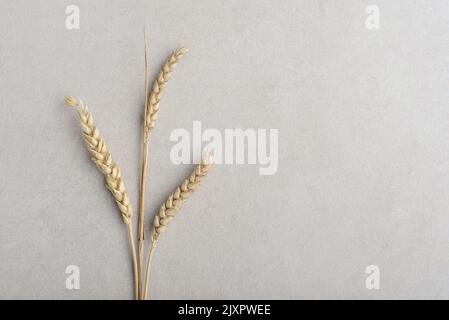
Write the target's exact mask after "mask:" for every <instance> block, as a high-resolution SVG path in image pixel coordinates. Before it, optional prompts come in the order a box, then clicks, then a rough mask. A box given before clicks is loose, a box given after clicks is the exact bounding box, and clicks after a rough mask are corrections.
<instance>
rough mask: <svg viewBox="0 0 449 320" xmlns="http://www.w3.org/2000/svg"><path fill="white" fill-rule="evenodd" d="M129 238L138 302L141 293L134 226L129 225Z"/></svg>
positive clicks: (135, 293) (135, 295)
mask: <svg viewBox="0 0 449 320" xmlns="http://www.w3.org/2000/svg"><path fill="white" fill-rule="evenodd" d="M128 238H129V246H130V249H131V257H132V259H133V274H134V298H135V299H136V300H139V299H140V293H139V278H138V275H139V271H138V268H137V266H138V265H137V255H136V246H135V243H134V232H133V226H132V224H131V223H130V224H128Z"/></svg>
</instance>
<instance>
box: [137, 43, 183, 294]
mask: <svg viewBox="0 0 449 320" xmlns="http://www.w3.org/2000/svg"><path fill="white" fill-rule="evenodd" d="M144 37H145V73H144V76H145V110H144V120H143V131H142V142H141V156H140V164H141V165H140V188H139V211H138V217H137V243H138V246H137V256H138V272H139V294H140V297H139V298H142V296H143V293H144V292H143V290H142V277H143V268H144V265H143V263H144V262H143V256H144V240H145V221H144V220H145V219H144V209H145V192H146V184H147V183H146V179H147V162H148V153H149V140H150V136H151V132H152V130H153V128H154V125H155V123H156V119H157V115H158V113H159V105H160V102H161V97H162V95H163V93H164V90H165V87H166V86H167V83H168V80H169V79H170V76H171V74H172V72H173V70H174V69H175V67H176V65H177V64H178V62H179V61H180V60H181V58H182V57H183V56H184V55H185V54H186V52H187V49H186V48H180V49H177V50H175V51H173V53H172V54H171V55H170V56H169V57H168V59H167V61H166V62H165V64H164V66H163V67H162V69H161V70H160V71H159V73H158V75H157V77H156V79H155V80H154V82H153V85H152V87H151V91H150V92H148V90H149V87H148V43H147V39H146V34H144Z"/></svg>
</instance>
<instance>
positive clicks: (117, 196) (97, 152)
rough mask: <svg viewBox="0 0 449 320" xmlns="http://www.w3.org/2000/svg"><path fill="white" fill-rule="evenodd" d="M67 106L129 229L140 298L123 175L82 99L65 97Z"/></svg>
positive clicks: (135, 284)
mask: <svg viewBox="0 0 449 320" xmlns="http://www.w3.org/2000/svg"><path fill="white" fill-rule="evenodd" d="M64 101H65V104H66V105H68V106H70V107H76V110H77V112H78V116H79V120H80V124H81V130H82V133H83V138H84V141H85V143H86V147H87V149H88V150H89V152H90V154H91V156H92V158H91V159H92V161H93V162H94V163H95V165H96V166H97V168H98V169H99V170H100V171H101V173H102V174H103V175H104V177H105V181H106V188H107V189H108V190H109V191H110V192H111V193H112V196H113V197H114V200H115V202H116V203H117V206H118V208H119V210H120V213H121V217H122V219H123V222H124V223H125V224H126V225H127V227H128V237H129V242H130V249H131V255H132V259H133V269H134V288H135V289H134V290H135V291H134V294H135V297H136V298H137V297H138V278H137V260H136V249H135V244H134V235H133V228H132V216H133V210H132V206H131V203H130V200H129V196H128V193H127V192H126V188H125V184H124V182H123V178H122V173H121V171H120V167H119V165H118V164H117V163H114V162H113V161H112V156H111V153H110V152H109V150H108V148H107V146H106V143H105V141H104V140H103V138H102V137H101V135H100V131H99V130H98V129H97V127H96V126H95V124H94V120H93V117H92V114H91V113H90V112H89V110H88V108H87V105H85V104H84V102H83V101H82V100H81V99H77V98H73V97H65V99H64Z"/></svg>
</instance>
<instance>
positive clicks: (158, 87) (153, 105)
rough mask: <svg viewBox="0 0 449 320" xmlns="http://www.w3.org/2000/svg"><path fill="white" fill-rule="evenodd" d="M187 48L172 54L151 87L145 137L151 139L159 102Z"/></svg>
mask: <svg viewBox="0 0 449 320" xmlns="http://www.w3.org/2000/svg"><path fill="white" fill-rule="evenodd" d="M187 51H188V50H187V48H180V49H177V50H175V51H173V53H172V54H171V55H170V57H169V58H168V59H167V61H166V62H165V64H164V67H163V68H162V70H161V71H159V74H158V75H157V78H156V80H155V81H154V83H153V87H152V88H151V93H150V96H149V97H148V110H147V114H146V118H145V138H146V139H149V136H150V135H151V131H152V130H153V128H154V125H155V122H156V119H157V115H158V112H159V104H160V102H161V97H162V94H163V93H164V89H165V86H166V85H167V82H168V80H169V79H170V76H171V74H172V72H173V70H174V69H175V67H176V65H177V64H178V62H179V60H181V58H182V57H183V56H184V55H185V54H186V53H187Z"/></svg>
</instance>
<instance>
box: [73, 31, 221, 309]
mask: <svg viewBox="0 0 449 320" xmlns="http://www.w3.org/2000/svg"><path fill="white" fill-rule="evenodd" d="M186 52H187V49H186V48H180V49H177V50H175V51H174V52H173V53H172V54H171V55H170V56H169V58H168V59H167V61H166V62H165V64H164V66H163V67H162V69H161V70H160V71H159V73H158V75H157V77H156V79H155V80H154V83H153V85H152V87H151V91H150V90H149V86H148V43H147V37H146V34H145V60H144V64H145V72H144V76H145V108H144V118H143V126H142V140H141V159H140V189H139V212H138V217H137V218H138V220H137V246H136V243H135V239H134V238H135V235H134V224H133V209H132V205H131V202H130V199H129V196H128V193H127V191H126V188H125V184H124V182H123V178H122V174H121V171H120V167H119V165H118V164H117V163H115V162H113V160H112V156H111V153H110V152H109V150H108V148H107V146H106V143H105V141H104V139H103V138H102V137H101V135H100V131H99V130H98V128H97V127H96V126H95V123H94V120H93V117H92V114H91V113H90V111H89V109H88V107H87V105H86V104H85V103H84V102H83V101H82V100H81V99H79V98H74V97H66V98H65V104H66V105H68V106H70V107H76V110H77V112H78V116H79V120H80V124H81V131H82V135H83V138H84V141H85V144H86V147H87V149H88V151H89V153H90V155H91V159H92V161H93V162H94V163H95V165H96V166H97V168H98V169H99V170H100V172H101V173H102V174H103V176H104V178H105V184H106V188H107V189H108V190H109V191H110V192H111V194H112V196H113V197H114V200H115V202H116V203H117V206H118V208H119V210H120V213H121V216H122V219H123V222H124V223H125V225H126V227H127V232H128V241H129V246H130V251H131V257H132V263H133V275H134V297H135V299H136V300H145V299H147V298H148V287H149V279H150V271H151V265H152V258H153V253H154V250H155V248H156V245H157V242H158V240H159V237H160V235H161V234H162V233H163V232H164V231H165V229H166V228H167V226H168V224H169V223H170V221H171V220H172V219H173V218H174V217H175V216H176V215H177V214H178V212H179V211H180V209H181V206H182V204H183V202H184V201H185V200H187V199H188V198H189V197H190V195H191V194H192V192H193V191H195V190H196V189H197V188H198V186H199V185H200V183H201V181H202V180H203V178H204V177H205V176H206V175H207V173H208V171H209V169H210V166H211V163H212V160H211V155H210V154H205V155H203V157H202V159H201V163H200V164H198V165H197V166H196V168H195V170H194V171H193V172H192V174H191V175H190V176H189V177H188V178H187V179H185V180H184V182H183V183H182V184H181V185H180V186H178V187H177V188H176V189H175V190H174V191H173V193H172V194H171V195H170V196H169V197H168V199H167V200H166V201H165V202H164V203H163V204H162V205H161V207H160V209H159V212H158V213H157V214H156V215H155V217H154V220H153V224H152V226H151V236H150V238H149V246H148V248H147V257H146V262H144V253H145V240H146V237H145V233H146V232H145V224H144V208H145V193H146V192H145V189H146V188H145V187H146V180H147V163H148V154H149V141H150V137H151V133H152V130H153V128H154V126H155V123H156V119H157V116H158V113H159V105H160V102H161V97H162V95H163V93H164V90H165V87H166V85H167V83H168V80H169V79H170V76H171V74H172V72H173V70H174V69H175V67H176V65H177V64H178V62H179V61H180V60H181V58H182V57H183V56H184V55H185V54H186Z"/></svg>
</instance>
